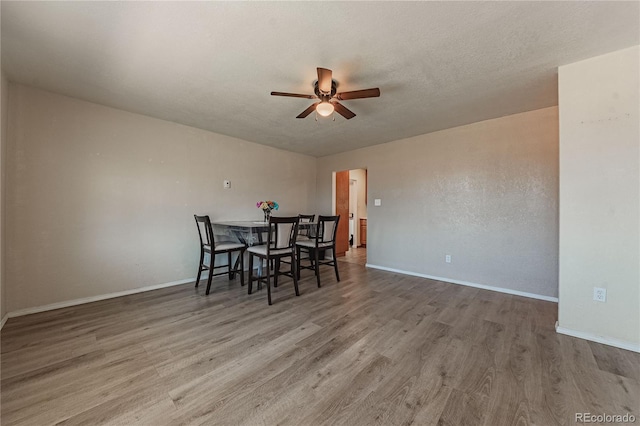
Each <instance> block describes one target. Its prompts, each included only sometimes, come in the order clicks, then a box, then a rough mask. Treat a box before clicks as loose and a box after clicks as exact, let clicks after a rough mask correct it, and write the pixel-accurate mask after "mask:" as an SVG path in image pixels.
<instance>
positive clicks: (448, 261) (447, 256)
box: [444, 254, 451, 263]
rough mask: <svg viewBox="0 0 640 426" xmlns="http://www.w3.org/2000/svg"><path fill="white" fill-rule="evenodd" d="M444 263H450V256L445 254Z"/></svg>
mask: <svg viewBox="0 0 640 426" xmlns="http://www.w3.org/2000/svg"><path fill="white" fill-rule="evenodd" d="M444 261H445V262H447V263H451V255H450V254H445V255H444Z"/></svg>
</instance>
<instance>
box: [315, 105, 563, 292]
mask: <svg viewBox="0 0 640 426" xmlns="http://www.w3.org/2000/svg"><path fill="white" fill-rule="evenodd" d="M355 168H366V169H367V172H368V199H369V200H368V201H369V203H368V209H367V217H368V224H367V225H368V229H367V231H368V235H367V263H369V264H373V265H377V266H382V267H386V268H393V269H398V270H403V271H408V272H412V273H418V274H424V275H430V276H436V277H443V278H447V279H451V280H457V281H466V282H470V283H474V284H481V285H487V286H494V287H501V288H505V289H511V290H515V291H521V292H527V293H533V294H536V295H542V296H548V297H555V296H557V289H558V109H557V107H551V108H545V109H541V110H537V111H531V112H526V113H522V114H516V115H511V116H508V117H502V118H498V119H495V120H488V121H483V122H480V123H474V124H470V125H467V126H462V127H456V128H453V129H448V130H443V131H440V132H435V133H430V134H426V135H421V136H416V137H413V138H409V139H403V140H399V141H395V142H391V143H386V144H382V145H376V146H373V147H369V148H364V149H359V150H355V151H350V152H346V153H341V154H337V155H333V156H327V157H323V158H320V159H318V189H317V191H318V207H317V210H319V211H320V212H324V213H330V208H331V194H332V183H331V182H332V181H331V179H332V172H333V171H336V170H347V169H355ZM375 198H380V199H381V200H382V205H381V206H380V207H374V206H373V200H374V199H375ZM445 254H451V255H452V263H450V264H447V263H445V261H444V260H445Z"/></svg>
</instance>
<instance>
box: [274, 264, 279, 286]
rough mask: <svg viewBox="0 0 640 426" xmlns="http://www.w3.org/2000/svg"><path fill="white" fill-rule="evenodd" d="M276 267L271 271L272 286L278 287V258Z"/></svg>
mask: <svg viewBox="0 0 640 426" xmlns="http://www.w3.org/2000/svg"><path fill="white" fill-rule="evenodd" d="M275 263H276V268H275V269H274V271H273V286H274V287H276V288H277V287H278V273H279V272H280V258H278V259H276V262H275Z"/></svg>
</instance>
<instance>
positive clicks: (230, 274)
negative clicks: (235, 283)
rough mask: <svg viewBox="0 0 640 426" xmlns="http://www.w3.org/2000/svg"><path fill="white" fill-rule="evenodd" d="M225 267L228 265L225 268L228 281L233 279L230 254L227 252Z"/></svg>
mask: <svg viewBox="0 0 640 426" xmlns="http://www.w3.org/2000/svg"><path fill="white" fill-rule="evenodd" d="M227 265H229V266H228V267H227V268H228V269H227V270H228V272H229V279H230V280H232V279H233V270H232V268H231V252H230V251H228V252H227Z"/></svg>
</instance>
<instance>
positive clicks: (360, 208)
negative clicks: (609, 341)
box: [349, 169, 367, 247]
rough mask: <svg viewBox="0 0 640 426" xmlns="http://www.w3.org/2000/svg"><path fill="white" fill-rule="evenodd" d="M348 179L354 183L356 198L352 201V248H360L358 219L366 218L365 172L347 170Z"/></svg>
mask: <svg viewBox="0 0 640 426" xmlns="http://www.w3.org/2000/svg"><path fill="white" fill-rule="evenodd" d="M349 179H353V180H355V181H356V185H355V186H356V188H357V189H356V196H357V199H356V200H354V204H355V209H354V212H353V217H354V229H353V231H354V234H353V246H354V247H358V246H360V218H366V217H367V203H366V195H367V171H366V170H364V169H354V170H349Z"/></svg>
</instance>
